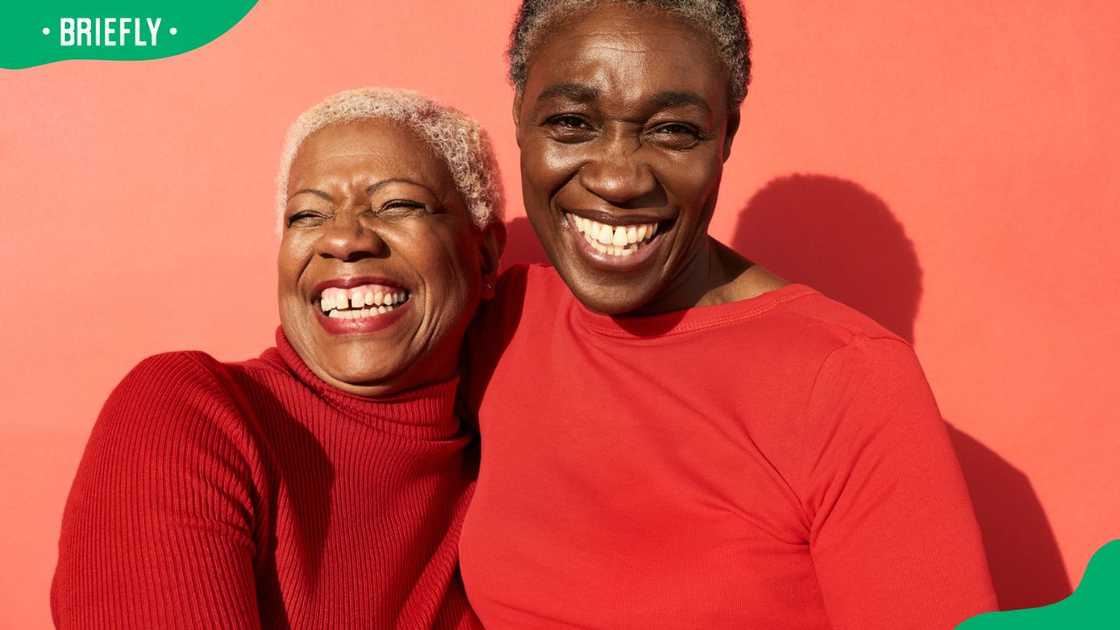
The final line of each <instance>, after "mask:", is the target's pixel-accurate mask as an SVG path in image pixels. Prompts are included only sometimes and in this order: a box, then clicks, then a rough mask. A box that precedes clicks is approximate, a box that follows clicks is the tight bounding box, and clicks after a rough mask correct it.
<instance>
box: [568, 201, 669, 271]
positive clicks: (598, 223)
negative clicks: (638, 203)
mask: <svg viewBox="0 0 1120 630" xmlns="http://www.w3.org/2000/svg"><path fill="white" fill-rule="evenodd" d="M561 214H562V216H563V221H562V223H563V225H564V227H565V228H567V229H568V231H569V232H570V233H571V236H572V240H573V241H574V243H573V244H574V245H575V249H576V250H578V251H579V252H581V253H582V254H583V255H584V258H586V259H587V260H588V261H589V262H590V263H591V264H592V265H593V266H595V267H599V268H601V269H605V270H610V271H623V270H627V269H631V268H634V267H637V266H639V265H641V264H642V263H643V262H645V261H646V260H648V259H649V258H650V256H652V255H653V253H654V252H655V251H656V250H657V249H658V245H659V244H660V243H661V241H662V240H664V239H662V238H661V237H662V236H663V235H664V234H665V233H666V232H667V231H668V230H669V229H670V228H671V227H672V223H673V221H672V220H668V221H659V220H656V219H655V218H643V217H636V218H628V219H621V218H617V219H616V218H613V217H612V218H608V217H606V216H602V215H601V213H597V214H596V216H597V217H598V219H593V218H591V217H589V216H586V215H584V214H577V213H575V212H569V211H562V213H561ZM601 219H607V220H608V221H610V222H609V223H608V222H604V221H603V220H601Z"/></svg>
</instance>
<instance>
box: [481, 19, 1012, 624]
mask: <svg viewBox="0 0 1120 630" xmlns="http://www.w3.org/2000/svg"><path fill="white" fill-rule="evenodd" d="M748 52H749V39H748V37H747V31H746V26H745V21H744V19H743V14H742V10H741V7H740V6H739V4H738V2H737V1H736V0H526V1H525V2H524V3H523V4H522V6H521V10H520V12H519V14H518V17H517V21H516V24H515V25H514V29H513V34H512V37H511V47H510V51H509V58H510V78H511V79H512V81H513V84H514V86H515V88H516V95H515V101H514V106H513V114H514V122H515V124H516V127H517V142H518V145H519V147H520V149H521V176H522V190H523V192H524V201H525V210H526V213H527V215H528V217H529V220H530V222H531V223H532V225H533V229H534V230H535V231H536V233H537V236H538V237H539V238H540V241H541V243H542V245H543V246H544V250H545V252H546V254H547V255H548V257H549V259H550V260H551V262H552V264H553V265H554V268H547V267H529V268H515V269H513V270H511V271H510V272H509V273H508V274H506V275H505V276H504V277H503V279H502V280H501V282H500V283H499V291H498V297H497V299H496V300H495V301H493V302H492V303H490V304H488V305H487V307H486V309H485V311H486V312H485V313H484V314H483V316H482V317H480V320H479V321H480V326H479V328H478V329H479V331H480V333H479V337H478V338H477V339H472V344H473V347H472V350H471V351H470V352H468V353H467V356H468V357H470V358H471V360H472V364H471V368H470V369H469V370H468V377H469V378H470V379H471V387H470V388H469V389H470V390H471V392H472V394H471V406H472V407H473V408H475V409H477V411H478V420H479V428H480V431H481V434H482V439H483V448H482V462H481V469H480V472H479V480H478V487H477V491H476V493H475V497H474V500H473V503H472V505H471V508H470V511H469V513H468V515H467V519H466V521H465V523H464V526H463V539H462V544H461V547H462V566H463V579H464V582H465V584H466V588H467V594H468V596H469V597H470V600H471V604H472V605H473V606H474V608H475V610H476V611H477V612H478V614H479V616H480V617H481V618H482V620H483V622H484V623H485V624H486V625H487V627H491V628H528V627H532V628H577V627H578V628H612V629H620V628H641V629H646V630H648V629H650V628H791V629H792V628H797V629H801V628H804V629H819V628H836V629H841V628H844V629H847V628H851V629H860V630H867V629H877V628H883V629H886V628H892V629H893V628H908V629H915V628H930V629H935V628H936V629H943V628H948V627H952V626H954V625H956V624H957V623H959V622H960V621H962V620H964V619H965V618H967V617H969V616H971V615H974V614H977V613H980V612H983V611H985V610H989V609H991V608H992V607H993V606H994V605H995V599H994V595H993V593H992V587H991V581H990V579H989V576H988V573H987V567H986V562H985V559H984V551H983V548H982V546H981V541H980V534H979V529H978V527H977V523H976V519H975V516H974V515H973V513H972V507H971V505H970V502H969V497H968V491H967V488H966V487H965V485H964V482H963V478H962V475H961V472H960V469H959V466H958V464H957V462H956V459H955V457H954V454H953V451H952V449H951V446H950V444H949V440H948V434H947V431H946V429H945V426H944V423H943V422H942V420H941V418H940V415H939V414H938V411H937V407H936V404H935V403H934V400H933V397H932V396H931V394H930V391H929V387H928V385H927V384H926V381H925V378H924V376H923V374H922V372H921V368H920V367H919V366H918V363H917V360H916V357H915V356H914V353H913V350H912V349H911V348H910V347H909V345H907V344H906V342H905V341H903V340H901V339H899V338H898V337H897V336H895V335H894V334H892V333H890V332H889V331H887V330H885V329H884V328H883V327H881V326H879V325H878V324H877V323H875V322H873V321H871V320H870V319H868V318H866V317H864V316H863V315H861V314H859V313H856V312H854V311H853V310H852V309H850V308H848V307H846V306H844V305H842V304H838V303H836V302H834V301H831V300H829V299H827V298H825V297H824V296H822V295H821V294H820V293H818V292H816V291H814V290H813V289H811V288H809V287H806V286H803V285H798V284H788V283H786V282H784V281H783V280H782V279H780V278H777V277H775V276H774V275H773V274H771V273H769V272H767V271H766V270H765V269H762V268H761V267H759V266H758V265H755V264H753V263H751V262H750V261H748V260H745V259H743V258H742V257H741V256H739V255H738V254H737V253H735V252H734V251H732V250H731V249H729V248H727V247H725V246H723V245H722V244H720V243H719V242H717V241H716V240H715V239H713V238H712V237H711V236H709V234H708V224H709V222H710V220H711V218H712V213H713V212H714V209H715V206H716V197H717V195H718V192H719V184H720V179H721V177H722V175H723V164H724V161H725V160H726V159H727V157H728V156H729V155H730V152H731V147H732V141H733V140H734V139H735V136H736V131H737V130H738V127H739V105H740V103H741V102H742V100H743V98H744V97H745V95H746V92H747V80H748V77H749V74H750V60H749V56H748ZM758 237H759V238H766V235H765V234H761V235H758ZM542 385H543V386H542Z"/></svg>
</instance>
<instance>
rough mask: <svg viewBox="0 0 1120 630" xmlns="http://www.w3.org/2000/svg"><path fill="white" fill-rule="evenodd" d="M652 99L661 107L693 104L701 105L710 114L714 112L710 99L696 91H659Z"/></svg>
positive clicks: (667, 107)
mask: <svg viewBox="0 0 1120 630" xmlns="http://www.w3.org/2000/svg"><path fill="white" fill-rule="evenodd" d="M652 100H653V103H654V104H656V105H657V106H658V108H659V109H669V108H673V107H683V106H686V105H692V106H694V107H699V108H700V109H702V110H704V111H705V112H706V113H709V114H710V113H711V112H712V108H711V107H709V106H708V101H706V100H705V99H704V98H703V97H702V96H700V95H699V94H697V93H695V92H674V91H667V92H658V93H657V94H656V95H654V97H653V99H652Z"/></svg>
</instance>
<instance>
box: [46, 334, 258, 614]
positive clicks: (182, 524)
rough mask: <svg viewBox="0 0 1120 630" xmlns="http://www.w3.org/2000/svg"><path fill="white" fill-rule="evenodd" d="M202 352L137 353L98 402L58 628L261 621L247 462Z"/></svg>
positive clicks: (58, 603) (63, 543)
mask: <svg viewBox="0 0 1120 630" xmlns="http://www.w3.org/2000/svg"><path fill="white" fill-rule="evenodd" d="M239 427H241V428H243V427H244V423H240V424H239V423H238V421H237V411H236V409H235V407H234V405H233V403H232V402H231V399H230V397H229V396H228V395H226V394H225V391H224V390H223V389H222V386H221V384H220V381H219V380H218V379H217V378H216V377H215V375H214V373H213V372H212V371H210V370H209V369H208V368H207V367H206V366H205V365H204V364H203V363H202V362H201V361H200V360H199V359H198V358H196V357H194V356H192V355H189V354H186V353H175V354H166V355H159V356H155V357H152V358H149V359H146V360H145V361H143V362H141V363H140V365H138V366H137V367H136V368H135V369H134V370H133V371H132V372H131V373H129V375H128V376H127V377H125V379H124V381H123V382H122V383H121V384H120V385H119V386H118V387H117V388H116V389H115V390H114V391H113V393H112V394H111V395H110V397H109V399H108V401H107V402H106V403H105V406H104V408H103V410H102V412H101V415H100V417H99V418H98V420H97V423H96V424H95V426H94V429H93V432H92V434H91V435H90V440H89V443H88V445H87V447H86V451H85V454H84V456H83V458H82V461H81V464H80V465H79V469H78V474H77V477H76V478H75V480H74V485H73V487H72V489H71V491H70V496H69V499H68V501H67V504H66V509H65V513H64V516H63V524H62V535H61V539H60V542H59V561H58V567H57V570H56V572H55V578H54V584H53V588H52V592H51V608H52V613H53V616H54V621H55V624H56V625H57V626H58V627H59V628H63V629H66V628H259V627H260V619H259V614H258V612H257V605H256V588H255V579H254V557H255V556H254V554H255V550H254V536H253V525H252V523H253V522H254V517H253V511H254V504H255V493H254V490H253V488H254V485H253V473H252V470H253V466H252V464H251V463H250V459H251V458H250V457H247V456H246V451H247V449H246V438H245V437H244V435H240V434H239V433H240V432H241V429H239Z"/></svg>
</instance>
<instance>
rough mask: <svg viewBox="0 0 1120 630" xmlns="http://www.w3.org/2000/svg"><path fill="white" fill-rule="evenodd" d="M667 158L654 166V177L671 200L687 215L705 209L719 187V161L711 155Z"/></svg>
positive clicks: (720, 168)
mask: <svg viewBox="0 0 1120 630" xmlns="http://www.w3.org/2000/svg"><path fill="white" fill-rule="evenodd" d="M695 157H696V158H699V159H687V160H669V161H667V162H666V163H664V164H662V165H661V166H660V167H659V168H658V169H657V176H658V180H659V181H660V182H661V185H662V186H663V187H664V188H665V191H666V193H667V194H668V196H669V197H670V199H672V201H673V203H675V204H677V205H679V206H680V207H681V209H682V210H684V211H687V212H688V213H689V214H690V215H695V214H696V213H698V212H703V211H705V210H707V209H708V208H707V206H708V205H711V201H713V200H714V198H715V195H716V193H717V192H718V191H719V182H720V175H721V174H722V167H721V162H720V161H719V160H717V159H712V158H711V156H708V155H704V156H695Z"/></svg>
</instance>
